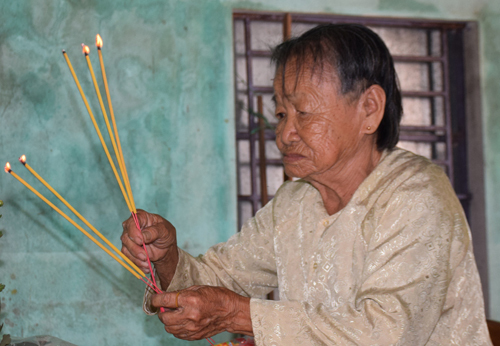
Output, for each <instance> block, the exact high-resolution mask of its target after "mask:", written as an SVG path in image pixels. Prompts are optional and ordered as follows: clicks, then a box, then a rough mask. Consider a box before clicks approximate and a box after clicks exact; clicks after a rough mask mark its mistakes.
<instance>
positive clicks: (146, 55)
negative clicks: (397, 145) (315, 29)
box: [0, 0, 500, 345]
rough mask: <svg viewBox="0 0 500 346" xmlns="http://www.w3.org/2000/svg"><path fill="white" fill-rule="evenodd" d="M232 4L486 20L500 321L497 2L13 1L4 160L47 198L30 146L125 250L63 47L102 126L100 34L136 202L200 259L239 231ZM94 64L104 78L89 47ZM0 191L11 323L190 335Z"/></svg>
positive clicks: (48, 330)
mask: <svg viewBox="0 0 500 346" xmlns="http://www.w3.org/2000/svg"><path fill="white" fill-rule="evenodd" d="M233 8H234V9H236V8H238V9H254V10H278V11H294V12H328V13H338V14H354V15H377V16H405V17H422V18H439V19H461V20H462V19H463V20H477V21H478V22H479V29H480V40H481V42H480V47H481V52H480V56H481V71H482V80H481V83H482V91H483V92H482V95H483V98H482V106H483V121H484V149H485V172H486V177H485V186H486V191H487V196H486V197H487V201H486V202H487V224H488V241H489V248H488V250H489V254H490V255H489V259H490V263H489V266H490V274H491V275H490V292H491V302H490V311H491V314H492V317H493V318H495V319H497V320H500V277H498V276H497V275H496V273H497V272H498V271H499V270H500V259H498V258H497V256H495V254H497V253H498V252H500V213H498V210H500V201H499V200H498V198H496V193H495V192H497V191H500V157H499V155H500V154H498V152H499V151H500V139H499V138H500V136H498V134H499V133H500V121H499V120H498V117H497V116H496V114H495V113H496V110H497V109H498V108H499V106H500V98H499V97H498V96H497V95H498V94H499V93H500V85H499V82H498V80H500V63H499V61H500V60H499V57H500V54H499V53H500V24H499V23H500V3H499V2H498V1H497V0H482V1H476V2H470V1H465V0H439V1H433V0H421V1H416V0H379V1H373V0H338V1H335V2H333V1H329V0H310V1H299V0H296V1H291V0H276V1H273V2H259V1H250V0H247V1H235V0H211V1H196V0H184V1H175V0H165V1H161V2H158V1H153V0H142V1H79V2H77V1H69V0H68V1H44V2H32V1H26V0H18V1H13V2H2V3H1V4H0V23H2V24H1V26H0V164H1V165H2V166H3V163H4V162H6V161H11V163H12V164H13V168H14V170H15V171H16V172H17V173H18V174H20V175H21V176H23V177H25V178H26V180H28V181H29V182H31V183H33V185H34V186H36V187H37V188H38V189H39V190H40V191H41V192H43V193H46V194H47V195H48V194H49V192H48V191H47V190H46V189H44V188H43V187H42V186H40V184H38V183H37V182H36V181H35V179H34V178H33V177H31V176H30V174H29V173H28V172H27V171H26V170H25V169H24V168H23V167H22V166H21V165H20V164H16V159H17V157H18V156H20V155H21V154H23V153H24V154H26V155H27V156H28V160H29V163H30V164H31V166H32V167H33V168H35V169H36V170H37V171H38V172H39V173H40V174H41V175H42V176H43V177H44V178H45V179H46V180H47V181H49V182H50V183H51V184H52V185H53V186H54V187H55V188H56V189H57V190H58V191H60V192H61V193H63V195H64V197H65V198H66V199H67V200H68V201H69V202H70V203H72V204H73V206H75V207H76V208H77V209H78V210H79V211H80V212H81V213H82V214H83V215H84V216H86V217H87V218H88V219H89V221H91V222H92V223H93V224H94V225H95V226H96V227H97V228H98V229H99V230H101V231H102V233H103V234H104V235H106V236H107V237H108V238H109V239H111V240H112V241H113V242H114V243H115V244H116V245H119V235H120V233H121V227H120V222H121V221H122V220H124V219H125V218H126V217H127V208H126V205H125V203H124V202H123V200H122V197H121V194H120V191H119V189H118V187H117V184H116V182H115V181H114V178H113V174H112V171H111V169H110V167H109V165H108V163H107V160H106V157H105V155H104V153H103V151H102V149H101V147H100V144H99V142H98V139H97V137H96V135H95V133H94V129H93V128H92V125H91V122H90V120H89V117H88V115H87V113H86V111H85V108H84V106H83V103H82V101H81V99H80V97H79V95H78V93H77V90H76V87H75V85H74V82H73V80H72V78H71V76H70V74H69V71H68V69H67V66H66V64H65V62H64V59H63V57H62V55H61V49H63V48H64V49H66V50H67V51H68V54H69V56H70V58H71V60H72V62H73V65H74V67H75V69H76V72H77V74H78V76H79V77H80V81H81V83H82V85H83V88H84V90H85V91H86V92H87V96H88V97H89V99H91V100H92V101H91V103H92V105H93V106H94V107H93V109H94V110H95V115H96V117H97V118H98V119H101V117H100V111H99V107H98V104H97V102H96V101H95V97H94V94H93V88H92V85H91V83H90V79H89V74H88V70H87V68H86V65H85V60H84V58H83V56H82V55H81V53H80V47H79V44H80V43H81V42H86V43H88V44H90V45H91V46H93V40H94V35H95V34H96V33H97V32H99V33H100V34H101V35H102V36H103V39H104V48H103V53H104V59H105V62H106V67H107V72H108V78H109V80H110V85H111V92H112V98H113V101H114V102H113V104H114V108H115V113H116V114H117V117H118V126H119V129H120V134H121V138H122V144H123V146H124V151H125V152H124V155H125V157H126V159H127V163H128V167H129V173H130V175H131V182H132V187H133V190H134V194H135V199H136V203H137V205H138V207H140V208H144V209H147V210H149V211H152V212H157V213H160V214H162V215H164V216H166V217H168V218H169V219H170V220H171V221H172V222H173V223H174V224H175V225H176V226H177V228H178V236H179V243H180V245H181V246H182V247H183V248H185V249H187V250H188V251H191V252H192V253H194V254H197V253H199V252H203V251H204V250H205V249H206V248H207V247H208V246H209V245H211V244H214V243H216V242H219V241H223V240H225V239H227V238H228V237H229V236H230V235H231V234H233V233H234V232H235V230H236V207H235V203H236V183H235V169H234V164H235V163H234V157H235V153H234V123H233V84H232V82H233V77H232V69H233V68H232V37H231V31H232V25H231V11H232V9H233ZM91 58H92V62H93V64H94V69H96V70H97V71H99V67H98V60H97V54H96V51H95V49H94V48H93V49H92V52H91ZM99 121H100V120H99ZM100 123H101V125H102V121H100ZM0 199H3V200H4V202H5V206H4V207H3V208H2V210H1V213H2V214H3V218H2V219H0V229H3V230H4V234H5V235H4V237H3V238H1V239H0V282H2V283H4V284H6V285H7V288H6V290H5V291H4V292H2V293H1V294H0V297H1V304H2V312H1V314H0V322H1V321H4V322H5V323H6V326H5V327H4V330H3V332H7V333H10V334H13V335H17V336H28V335H35V334H51V335H54V336H57V337H60V338H62V339H65V340H68V341H70V342H73V343H76V344H79V345H87V344H105V345H129V344H147V345H160V344H169V345H180V344H186V343H185V342H182V341H177V340H176V339H174V338H173V337H170V336H168V335H167V334H166V333H165V332H164V331H163V329H162V325H161V323H159V322H158V321H157V319H156V318H155V317H147V316H144V315H143V314H142V312H141V295H142V288H143V284H142V283H141V282H139V281H138V280H136V279H135V278H134V277H132V276H131V275H130V274H129V273H128V272H126V271H125V270H122V268H121V267H119V266H118V265H117V264H115V263H114V262H113V261H112V260H111V259H109V258H107V257H105V255H104V254H101V253H100V252H101V251H100V250H98V249H97V250H96V248H95V245H93V244H92V243H91V242H90V241H88V240H87V239H86V238H84V236H83V235H81V234H80V233H79V232H78V231H77V230H75V229H74V227H73V226H71V225H70V224H69V223H67V222H66V221H65V220H64V219H62V218H61V217H60V216H59V215H57V214H56V213H54V212H53V211H52V210H51V209H50V208H49V207H48V206H46V205H45V204H44V203H43V202H41V201H40V200H38V199H37V197H36V196H34V195H33V194H32V193H31V192H29V191H28V190H27V189H25V188H24V187H22V186H21V185H20V184H19V183H18V182H17V181H16V180H15V179H14V178H13V177H11V176H8V175H6V174H3V173H2V174H0ZM64 210H66V209H65V208H64ZM224 338H226V339H227V337H222V339H224ZM198 344H200V345H201V344H203V345H205V344H206V342H203V341H200V342H198Z"/></svg>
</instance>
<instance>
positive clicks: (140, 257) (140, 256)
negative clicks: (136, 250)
mask: <svg viewBox="0 0 500 346" xmlns="http://www.w3.org/2000/svg"><path fill="white" fill-rule="evenodd" d="M138 257H139V259H140V260H142V261H145V260H146V259H147V258H146V255H145V254H143V253H140V254H139V256H138Z"/></svg>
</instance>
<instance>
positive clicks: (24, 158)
mask: <svg viewBox="0 0 500 346" xmlns="http://www.w3.org/2000/svg"><path fill="white" fill-rule="evenodd" d="M19 162H21V163H22V164H23V165H26V155H22V156H21V157H20V158H19Z"/></svg>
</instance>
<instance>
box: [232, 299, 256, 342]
mask: <svg viewBox="0 0 500 346" xmlns="http://www.w3.org/2000/svg"><path fill="white" fill-rule="evenodd" d="M236 296H237V298H236V299H235V301H234V303H233V304H232V305H233V314H232V317H231V319H230V323H229V326H228V328H227V331H228V332H230V333H233V334H244V335H250V336H253V327H252V318H251V315H250V298H248V297H243V296H240V295H236Z"/></svg>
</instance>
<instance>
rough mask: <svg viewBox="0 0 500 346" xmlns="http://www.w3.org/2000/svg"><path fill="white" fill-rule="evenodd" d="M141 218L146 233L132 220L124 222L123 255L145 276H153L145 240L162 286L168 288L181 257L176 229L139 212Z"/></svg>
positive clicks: (162, 220) (141, 225)
mask: <svg viewBox="0 0 500 346" xmlns="http://www.w3.org/2000/svg"><path fill="white" fill-rule="evenodd" d="M137 218H138V220H139V226H140V227H141V229H142V232H141V230H139V229H137V227H136V225H135V222H134V219H133V218H132V217H130V218H129V219H128V220H127V221H125V222H124V223H123V234H122V236H121V241H122V245H123V246H122V252H123V253H124V254H125V256H127V257H128V258H130V259H131V260H132V262H134V263H135V264H136V265H137V266H138V267H139V268H141V269H142V270H143V271H144V272H145V273H149V268H148V263H147V257H146V253H145V251H144V248H143V246H142V243H143V241H144V243H145V244H146V249H147V251H148V254H149V259H150V260H151V262H153V263H154V264H155V268H156V271H157V273H158V275H159V276H160V279H161V281H162V286H163V287H167V286H168V284H169V283H170V280H171V279H172V277H173V275H174V273H175V268H176V267H177V262H178V258H179V253H178V251H177V237H176V233H175V227H174V226H173V225H172V224H171V223H170V222H168V221H167V220H165V219H164V218H163V217H161V216H160V215H156V214H150V213H148V212H145V211H144V210H137ZM165 285H166V286H165Z"/></svg>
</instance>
